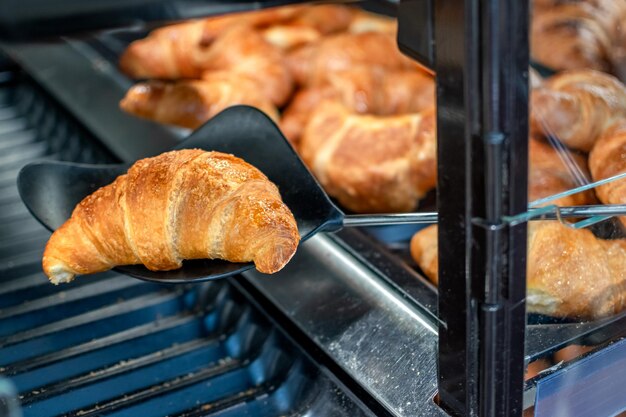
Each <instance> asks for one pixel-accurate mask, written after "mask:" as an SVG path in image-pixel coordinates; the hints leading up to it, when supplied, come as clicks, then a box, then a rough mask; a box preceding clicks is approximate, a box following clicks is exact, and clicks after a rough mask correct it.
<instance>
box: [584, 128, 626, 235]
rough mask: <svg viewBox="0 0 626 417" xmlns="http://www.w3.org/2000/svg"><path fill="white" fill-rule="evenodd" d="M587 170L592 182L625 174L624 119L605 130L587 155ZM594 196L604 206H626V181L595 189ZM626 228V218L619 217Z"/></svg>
mask: <svg viewBox="0 0 626 417" xmlns="http://www.w3.org/2000/svg"><path fill="white" fill-rule="evenodd" d="M589 169H590V170H591V175H592V177H593V180H594V181H600V180H603V179H605V178H610V177H613V176H615V175H618V174H622V173H624V172H626V119H623V120H621V121H619V122H618V123H616V124H614V125H613V126H611V127H610V128H609V129H607V130H606V131H605V132H604V134H603V135H602V137H600V139H598V141H597V142H596V144H595V146H594V147H593V149H592V150H591V153H590V154H589ZM596 195H597V196H598V198H599V199H600V201H602V202H603V203H605V204H626V179H621V180H617V181H613V182H610V183H608V184H606V185H601V186H599V187H597V188H596ZM620 220H621V222H622V224H623V225H624V226H625V227H626V217H620Z"/></svg>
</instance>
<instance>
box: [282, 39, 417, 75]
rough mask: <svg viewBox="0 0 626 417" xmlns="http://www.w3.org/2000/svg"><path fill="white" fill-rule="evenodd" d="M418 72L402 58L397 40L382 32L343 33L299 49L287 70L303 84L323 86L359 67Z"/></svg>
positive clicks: (289, 61)
mask: <svg viewBox="0 0 626 417" xmlns="http://www.w3.org/2000/svg"><path fill="white" fill-rule="evenodd" d="M360 65H364V66H370V67H380V68H385V69H415V68H418V67H417V64H415V63H414V62H413V61H411V60H410V59H409V58H407V57H405V56H404V55H402V54H401V53H400V51H399V49H398V46H397V45H396V41H395V38H394V36H392V35H389V34H386V33H380V32H365V33H356V34H355V33H341V34H337V35H332V36H328V37H326V38H323V39H322V40H321V41H320V42H316V43H314V44H310V45H305V46H303V47H300V48H297V49H295V50H294V51H292V52H290V53H289V54H288V55H287V66H288V67H289V69H290V71H291V74H292V76H293V78H294V80H295V81H296V82H297V83H298V84H300V85H305V84H319V83H321V82H323V81H324V80H325V79H326V75H327V74H329V73H332V72H335V71H339V70H344V69H349V68H353V67H355V66H360Z"/></svg>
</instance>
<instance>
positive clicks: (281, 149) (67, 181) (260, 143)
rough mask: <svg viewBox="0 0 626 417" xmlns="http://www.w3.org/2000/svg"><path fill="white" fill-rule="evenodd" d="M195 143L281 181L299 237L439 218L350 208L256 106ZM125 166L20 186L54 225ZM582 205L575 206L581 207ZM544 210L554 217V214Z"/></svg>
mask: <svg viewBox="0 0 626 417" xmlns="http://www.w3.org/2000/svg"><path fill="white" fill-rule="evenodd" d="M190 148H199V149H204V150H207V151H220V152H224V153H230V154H233V155H235V156H238V157H240V158H242V159H244V160H245V161H246V162H248V163H250V164H252V165H254V166H255V167H257V168H258V169H259V170H261V171H262V172H263V173H264V174H265V175H267V177H268V178H269V179H270V180H271V181H272V182H274V184H276V185H277V186H278V189H279V190H280V193H281V196H282V198H283V201H284V202H285V204H286V205H287V207H289V209H291V211H292V212H293V215H294V217H295V219H296V221H297V223H298V230H299V232H300V236H301V241H305V240H306V239H308V238H310V237H311V236H313V235H315V234H316V233H318V232H335V231H338V230H340V229H342V228H343V227H357V226H380V225H398V224H417V223H436V222H437V213H433V212H428V213H403V214H380V215H345V214H344V213H343V212H342V211H341V210H340V209H339V208H338V207H337V206H336V205H335V204H334V203H333V202H332V201H331V200H330V199H329V198H328V196H327V195H326V193H325V192H324V190H323V189H322V187H321V186H320V185H319V183H318V182H317V181H316V180H315V179H314V178H313V176H312V175H311V173H310V172H309V170H308V169H307V168H306V167H305V166H304V164H303V163H302V161H301V160H300V158H299V157H298V155H297V154H296V153H295V152H294V150H293V148H292V147H291V145H290V144H289V142H287V140H286V139H285V137H284V136H283V135H282V133H281V132H280V130H279V129H278V127H277V126H276V125H275V124H274V122H273V121H272V120H270V119H269V118H268V117H267V116H266V115H265V114H264V113H262V112H261V111H259V110H257V109H254V108H252V107H248V106H235V107H231V108H229V109H227V110H225V111H223V112H222V113H220V114H218V115H217V116H215V117H214V118H213V119H211V120H210V121H208V122H207V123H206V124H204V125H203V126H202V127H200V128H199V129H198V130H196V131H195V132H194V133H193V134H191V135H190V136H189V137H188V138H187V139H186V140H184V141H183V142H181V143H180V144H179V145H178V146H177V147H176V148H175V149H190ZM128 167H129V165H126V164H121V165H88V164H76V163H70V162H33V163H30V164H28V165H26V166H25V167H24V168H22V170H21V171H20V173H19V176H18V180H17V181H18V189H19V192H20V196H21V197H22V200H23V201H24V203H25V204H26V207H28V209H29V210H30V212H31V213H32V214H33V215H34V216H35V217H36V218H37V220H39V222H41V223H42V224H43V225H44V226H45V227H46V228H48V229H50V230H51V231H53V230H55V229H57V228H59V227H60V226H61V225H62V224H63V223H64V222H65V221H66V220H67V219H69V217H70V216H71V214H72V211H73V210H74V207H75V206H76V205H77V204H78V203H79V202H80V201H81V200H82V199H83V198H85V197H86V196H87V195H89V194H91V193H93V192H94V191H95V190H97V189H98V188H100V187H102V186H104V185H107V184H110V183H111V182H113V180H115V178H116V177H117V176H119V175H121V174H123V173H125V172H126V170H127V169H128ZM581 209H583V208H577V210H578V211H580V210H581ZM570 211H571V210H570ZM568 213H569V214H568ZM572 213H573V214H574V215H576V213H574V212H573V211H571V213H570V212H568V211H567V210H564V209H563V208H562V209H561V213H560V215H561V216H565V217H567V216H568V215H571V214H572ZM591 214H593V213H587V214H585V213H582V214H578V215H579V216H583V215H591ZM543 217H544V218H548V217H550V213H545V214H544V215H543ZM253 267H254V265H253V264H252V263H231V262H227V261H223V260H208V259H207V260H191V261H185V262H184V263H183V267H182V268H180V269H177V270H174V271H162V272H155V271H150V270H149V269H147V268H145V267H144V266H143V265H127V266H119V267H117V268H115V269H116V270H117V271H119V272H121V273H124V274H127V275H130V276H133V277H136V278H140V279H143V280H147V281H156V282H169V283H182V282H199V281H207V280H211V279H218V278H224V277H228V276H231V275H235V274H239V273H241V272H243V271H246V270H248V269H251V268H253Z"/></svg>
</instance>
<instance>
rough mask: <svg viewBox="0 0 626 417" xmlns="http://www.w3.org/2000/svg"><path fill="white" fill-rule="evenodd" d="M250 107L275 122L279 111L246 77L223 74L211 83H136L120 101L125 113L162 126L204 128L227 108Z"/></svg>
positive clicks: (198, 81) (196, 81) (195, 81)
mask: <svg viewBox="0 0 626 417" xmlns="http://www.w3.org/2000/svg"><path fill="white" fill-rule="evenodd" d="M236 104H247V105H249V106H254V107H257V108H258V109H260V110H262V111H263V112H265V114H267V115H268V116H269V117H271V118H272V119H274V120H278V110H277V109H276V106H274V105H273V104H272V103H271V102H270V101H269V100H268V99H267V98H266V97H265V96H264V95H262V94H261V93H260V92H259V91H258V89H257V84H256V82H254V81H252V80H249V79H247V78H246V77H242V76H237V75H232V74H227V73H222V74H220V75H219V76H218V75H217V74H214V75H213V77H212V78H211V79H210V80H207V81H202V80H188V81H175V82H163V81H146V82H141V83H137V84H135V85H134V86H133V87H132V88H131V89H130V90H128V91H127V92H126V96H125V97H124V98H123V99H122V101H121V102H120V107H121V108H122V110H124V111H126V112H128V113H130V114H133V115H135V116H139V117H143V118H146V119H150V120H153V121H156V122H159V123H165V124H171V125H176V126H180V127H186V128H190V129H196V128H198V127H200V126H201V125H202V124H203V123H205V122H206V121H207V120H209V119H210V118H212V117H213V116H215V115H216V114H217V113H219V112H221V111H222V110H224V109H226V108H227V107H230V106H234V105H236Z"/></svg>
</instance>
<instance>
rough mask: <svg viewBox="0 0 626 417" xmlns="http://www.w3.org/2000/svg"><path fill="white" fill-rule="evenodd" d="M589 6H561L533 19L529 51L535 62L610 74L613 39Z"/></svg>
mask: <svg viewBox="0 0 626 417" xmlns="http://www.w3.org/2000/svg"><path fill="white" fill-rule="evenodd" d="M595 11H596V10H595V8H594V7H592V6H591V5H589V4H585V3H576V4H562V5H558V6H555V7H552V8H549V9H545V10H542V12H540V13H539V12H535V13H534V14H533V18H532V24H531V34H530V49H531V54H532V57H533V59H535V60H536V61H538V62H540V63H541V64H543V65H545V66H547V67H549V68H552V69H555V70H567V69H578V68H590V69H595V70H599V71H609V70H610V68H611V66H610V62H609V60H608V51H609V50H610V48H611V38H610V37H609V35H608V33H607V31H606V30H605V29H604V28H603V27H602V24H601V23H600V22H599V21H598V20H597V18H596V13H595Z"/></svg>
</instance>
